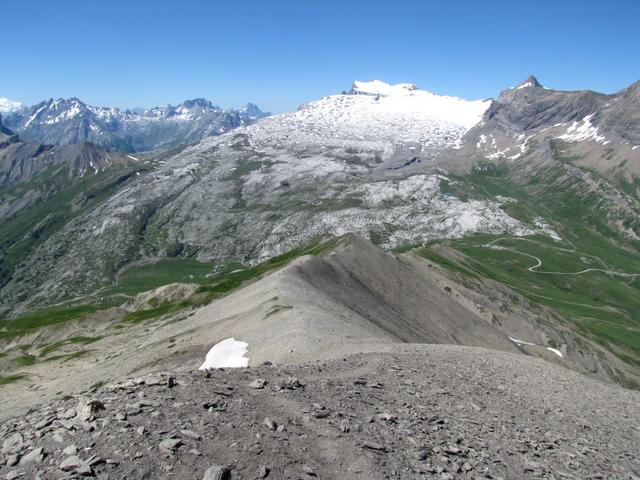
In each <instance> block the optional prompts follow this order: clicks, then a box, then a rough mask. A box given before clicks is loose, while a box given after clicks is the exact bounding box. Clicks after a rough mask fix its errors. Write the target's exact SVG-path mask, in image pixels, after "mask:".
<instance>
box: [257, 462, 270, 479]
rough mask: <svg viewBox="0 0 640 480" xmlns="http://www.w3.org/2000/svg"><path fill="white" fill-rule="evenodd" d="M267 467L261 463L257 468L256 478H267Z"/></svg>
mask: <svg viewBox="0 0 640 480" xmlns="http://www.w3.org/2000/svg"><path fill="white" fill-rule="evenodd" d="M270 471H271V470H269V468H268V467H267V466H266V465H262V466H261V467H260V470H258V478H267V477H268V476H269V472H270Z"/></svg>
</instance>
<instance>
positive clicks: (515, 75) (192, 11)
mask: <svg viewBox="0 0 640 480" xmlns="http://www.w3.org/2000/svg"><path fill="white" fill-rule="evenodd" d="M639 19H640V1H638V0H627V1H621V0H607V1H591V0H582V1H578V0H575V1H572V0H556V1H547V0H536V1H530V0H529V1H527V0H518V1H513V2H507V1H491V0H487V1H479V0H478V1H447V2H444V1H433V2H431V1H427V0H424V1H411V2H410V1H400V0H395V1H386V0H375V1H374V0H370V1H347V0H344V1H341V2H339V1H313V0H297V1H277V0H256V1H243V0H235V1H227V2H223V1H214V0H182V1H162V0H154V1H147V0H127V1H121V0H101V1H95V0H76V1H72V0H68V1H66V0H55V1H54V0H42V1H34V0H18V1H16V0H0V96H5V97H8V98H10V99H13V100H19V101H22V102H23V103H25V104H33V103H36V102H38V101H40V100H42V99H44V98H48V97H56V98H57V97H70V96H77V97H79V98H81V99H82V100H84V101H86V102H88V103H91V104H94V105H113V106H119V107H135V106H142V107H148V106H153V105H163V104H166V103H178V102H181V101H182V100H184V99H186V98H194V97H206V98H209V99H211V100H212V101H214V103H217V104H219V105H222V106H225V107H228V106H238V105H240V104H243V103H246V102H247V101H253V102H255V103H257V104H258V105H260V106H261V107H263V108H265V109H270V110H272V111H274V112H281V111H288V110H293V109H295V108H296V107H297V106H298V105H299V104H301V103H303V102H305V101H309V100H313V99H315V98H318V97H321V96H323V95H328V94H332V93H338V92H340V91H341V90H345V89H349V87H350V85H351V82H352V80H355V79H360V80H371V79H375V78H378V79H381V80H385V81H388V82H412V83H416V84H418V85H419V86H420V87H422V88H425V89H427V90H431V91H434V92H436V93H442V94H450V95H457V96H461V97H465V98H485V97H491V96H496V95H497V94H498V93H499V92H500V90H502V89H503V88H505V87H508V86H513V85H515V84H517V83H519V82H520V81H521V80H522V79H524V78H525V77H526V76H527V75H528V74H530V73H533V74H535V75H536V76H537V77H538V79H539V80H540V81H541V83H543V84H545V85H548V86H550V87H553V88H558V89H568V90H569V89H582V88H589V89H593V90H598V91H603V92H614V91H617V90H619V89H621V88H624V87H625V86H627V85H629V84H630V83H632V82H634V81H636V80H638V79H639V78H640V23H639Z"/></svg>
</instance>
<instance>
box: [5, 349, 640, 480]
mask: <svg viewBox="0 0 640 480" xmlns="http://www.w3.org/2000/svg"><path fill="white" fill-rule="evenodd" d="M639 400H640V397H639V394H638V393H637V392H630V391H624V390H620V389H619V388H617V387H609V386H605V385H602V384H599V383H598V382H595V381H592V380H589V379H587V378H586V377H583V376H581V375H578V374H575V373H572V372H570V371H568V370H566V369H563V368H559V367H554V366H552V365H550V364H548V363H546V362H543V361H541V360H535V359H531V358H527V357H523V356H517V355H512V354H507V353H499V352H494V351H488V350H483V349H473V348H465V347H452V346H435V345H431V346H423V347H415V346H405V347H404V348H403V349H401V350H400V351H398V352H396V353H393V354H361V355H356V356H350V357H345V358H344V359H338V360H335V361H330V362H314V363H309V364H306V365H301V366H261V367H254V368H247V369H237V370H215V371H211V372H209V373H207V374H204V373H202V372H199V373H194V372H193V371H192V370H191V369H190V368H176V369H174V370H171V371H168V372H165V373H157V374H153V375H151V376H146V377H139V378H132V379H130V380H127V381H123V382H121V383H118V384H112V385H105V386H100V387H94V388H91V389H89V390H88V391H87V392H86V393H85V394H82V395H79V396H68V397H67V398H66V399H65V400H61V401H57V402H55V403H52V404H50V405H47V406H43V407H41V408H39V409H37V410H36V411H34V412H33V413H31V414H29V415H27V416H25V417H21V418H16V419H12V420H9V421H6V422H5V423H4V424H3V425H2V426H0V439H1V440H2V442H3V448H2V459H3V461H2V466H0V474H1V475H3V477H4V478H7V479H14V478H62V477H78V476H83V477H91V476H97V477H98V478H114V479H116V478H118V479H119V478H197V479H200V478H202V479H203V480H210V479H212V478H218V479H219V478H230V479H243V478H244V479H249V478H282V479H301V478H309V479H312V478H344V477H345V476H346V477H348V478H362V479H378V478H380V479H383V478H397V479H417V478H433V479H441V480H444V479H471V478H494V479H508V478H550V479H551V478H556V479H559V478H569V479H570V478H584V479H586V478H594V479H595V478H620V479H623V478H625V479H627V478H635V476H638V475H639V474H640V463H639V460H638V457H637V455H636V446H637V443H638V431H639V430H638V429H639V427H640V424H638V421H639V419H640V411H639V410H638V405H640V401H639ZM605 439H606V440H605Z"/></svg>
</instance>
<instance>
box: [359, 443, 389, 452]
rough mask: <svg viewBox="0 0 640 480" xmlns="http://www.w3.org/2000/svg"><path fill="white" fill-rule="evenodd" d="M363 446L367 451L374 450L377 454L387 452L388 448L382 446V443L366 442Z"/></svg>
mask: <svg viewBox="0 0 640 480" xmlns="http://www.w3.org/2000/svg"><path fill="white" fill-rule="evenodd" d="M362 446H363V447H364V448H366V449H367V450H373V451H375V452H386V451H387V447H385V446H384V445H382V444H380V443H374V442H366V443H364V444H363V445H362Z"/></svg>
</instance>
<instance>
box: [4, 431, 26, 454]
mask: <svg viewBox="0 0 640 480" xmlns="http://www.w3.org/2000/svg"><path fill="white" fill-rule="evenodd" d="M23 445H24V440H23V439H22V435H20V433H18V432H16V433H14V434H12V435H11V436H9V438H7V439H6V440H5V441H4V443H3V444H2V453H5V454H7V455H11V454H12V453H18V452H19V451H20V450H22V447H23Z"/></svg>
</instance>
